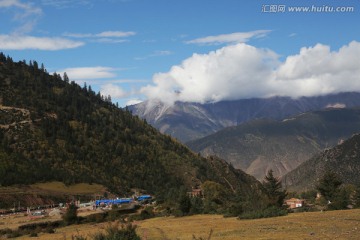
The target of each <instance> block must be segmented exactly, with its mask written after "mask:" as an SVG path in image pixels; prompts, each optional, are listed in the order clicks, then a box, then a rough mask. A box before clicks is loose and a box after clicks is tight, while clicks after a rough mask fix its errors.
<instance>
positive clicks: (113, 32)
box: [95, 31, 136, 38]
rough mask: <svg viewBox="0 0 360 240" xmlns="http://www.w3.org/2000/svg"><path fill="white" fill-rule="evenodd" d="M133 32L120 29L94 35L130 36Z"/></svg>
mask: <svg viewBox="0 0 360 240" xmlns="http://www.w3.org/2000/svg"><path fill="white" fill-rule="evenodd" d="M135 34H136V33H135V32H121V31H106V32H101V33H98V34H96V35H95V36H96V37H117V38H119V37H120V38H122V37H130V36H133V35H135Z"/></svg>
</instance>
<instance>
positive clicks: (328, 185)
mask: <svg viewBox="0 0 360 240" xmlns="http://www.w3.org/2000/svg"><path fill="white" fill-rule="evenodd" d="M341 184H342V181H341V179H340V177H339V176H338V175H337V174H336V173H334V172H331V171H329V172H326V173H325V174H324V175H323V177H322V178H321V179H320V180H319V183H318V185H317V186H316V189H317V190H318V191H319V192H320V194H321V195H322V196H323V197H324V198H325V199H326V200H327V201H330V202H331V201H332V200H333V198H334V197H335V195H336V194H337V192H338V191H339V187H340V186H341Z"/></svg>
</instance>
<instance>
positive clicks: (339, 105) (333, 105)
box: [326, 103, 346, 108]
mask: <svg viewBox="0 0 360 240" xmlns="http://www.w3.org/2000/svg"><path fill="white" fill-rule="evenodd" d="M326 108H346V104H344V103H335V104H328V105H326Z"/></svg>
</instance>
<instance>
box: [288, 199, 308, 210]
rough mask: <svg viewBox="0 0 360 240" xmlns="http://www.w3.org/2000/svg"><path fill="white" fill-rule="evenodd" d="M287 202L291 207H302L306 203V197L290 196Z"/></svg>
mask: <svg viewBox="0 0 360 240" xmlns="http://www.w3.org/2000/svg"><path fill="white" fill-rule="evenodd" d="M285 204H286V205H287V206H288V207H289V208H290V209H294V208H300V207H303V206H304V204H305V200H304V199H298V198H290V199H288V200H285Z"/></svg>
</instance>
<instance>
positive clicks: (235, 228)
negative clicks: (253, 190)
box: [19, 209, 360, 240]
mask: <svg viewBox="0 0 360 240" xmlns="http://www.w3.org/2000/svg"><path fill="white" fill-rule="evenodd" d="M135 224H136V225H137V226H138V228H137V232H138V234H139V235H140V236H141V238H142V239H144V240H145V239H147V240H153V239H154V240H177V239H178V240H185V239H186V240H187V239H188V240H191V239H193V235H195V236H196V237H197V238H199V237H203V238H204V239H207V236H208V235H209V232H210V230H211V229H212V230H213V234H212V237H211V239H212V240H214V239H228V240H230V239H232V240H235V239H360V209H356V210H343V211H329V212H311V213H293V214H289V215H288V216H284V217H277V218H268V219H256V220H238V219H236V218H224V217H222V216H219V215H196V216H190V217H182V218H175V217H163V218H154V219H149V220H145V221H140V222H136V223H135ZM108 225H109V223H100V224H95V223H93V224H84V225H73V226H68V227H64V228H59V229H56V232H55V233H54V234H40V235H39V237H38V238H29V237H28V236H24V237H21V238H19V239H54V240H57V239H59V240H64V239H71V236H75V235H82V236H88V237H89V236H91V235H92V234H94V233H96V232H97V231H103V230H104V229H105V228H106V226H108ZM88 239H89V238H88Z"/></svg>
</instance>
